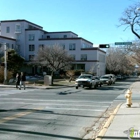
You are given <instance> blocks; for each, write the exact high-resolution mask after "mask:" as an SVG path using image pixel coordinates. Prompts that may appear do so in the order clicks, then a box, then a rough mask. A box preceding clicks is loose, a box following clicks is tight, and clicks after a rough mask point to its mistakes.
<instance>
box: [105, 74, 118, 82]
mask: <svg viewBox="0 0 140 140" xmlns="http://www.w3.org/2000/svg"><path fill="white" fill-rule="evenodd" d="M105 76H110V77H111V82H112V84H115V82H116V76H115V75H114V74H106V75H105Z"/></svg>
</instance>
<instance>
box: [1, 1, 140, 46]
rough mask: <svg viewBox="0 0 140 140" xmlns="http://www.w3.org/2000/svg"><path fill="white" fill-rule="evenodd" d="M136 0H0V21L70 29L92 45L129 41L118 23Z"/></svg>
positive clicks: (127, 31)
mask: <svg viewBox="0 0 140 140" xmlns="http://www.w3.org/2000/svg"><path fill="white" fill-rule="evenodd" d="M136 2H138V0H0V20H14V19H25V20H28V21H30V22H33V23H36V24H38V25H40V26H42V27H43V29H44V30H46V31H49V32H53V31H72V32H74V33H76V34H78V36H79V37H82V38H84V39H86V40H88V41H91V42H92V43H94V44H100V43H110V44H112V43H115V42H124V41H132V40H134V39H135V38H136V37H135V36H134V35H133V34H132V32H131V31H130V29H127V30H126V31H124V29H125V26H123V27H119V28H118V27H117V25H119V18H120V17H121V16H122V13H123V12H124V10H125V9H126V8H127V7H128V6H130V5H133V4H134V3H136Z"/></svg>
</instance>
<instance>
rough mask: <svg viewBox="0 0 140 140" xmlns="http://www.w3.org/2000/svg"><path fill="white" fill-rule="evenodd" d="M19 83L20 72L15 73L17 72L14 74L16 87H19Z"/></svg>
mask: <svg viewBox="0 0 140 140" xmlns="http://www.w3.org/2000/svg"><path fill="white" fill-rule="evenodd" d="M19 84H20V74H19V73H17V74H16V88H18V87H19Z"/></svg>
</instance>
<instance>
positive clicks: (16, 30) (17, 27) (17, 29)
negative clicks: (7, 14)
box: [15, 24, 21, 33]
mask: <svg viewBox="0 0 140 140" xmlns="http://www.w3.org/2000/svg"><path fill="white" fill-rule="evenodd" d="M15 32H17V33H20V32H21V26H20V24H16V26H15Z"/></svg>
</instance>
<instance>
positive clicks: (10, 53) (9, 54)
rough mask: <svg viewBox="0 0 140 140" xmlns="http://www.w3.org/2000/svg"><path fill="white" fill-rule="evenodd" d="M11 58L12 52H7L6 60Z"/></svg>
mask: <svg viewBox="0 0 140 140" xmlns="http://www.w3.org/2000/svg"><path fill="white" fill-rule="evenodd" d="M11 58H12V52H8V60H10V59H11Z"/></svg>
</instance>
